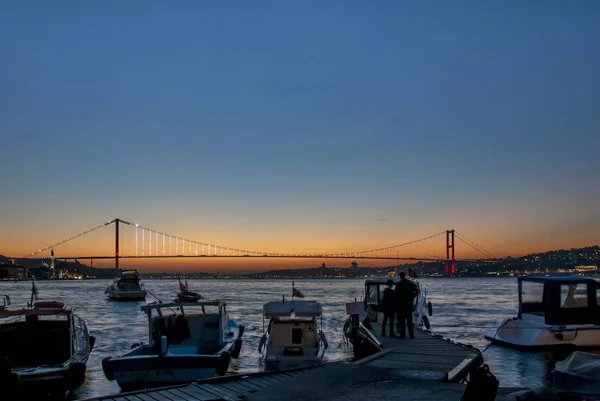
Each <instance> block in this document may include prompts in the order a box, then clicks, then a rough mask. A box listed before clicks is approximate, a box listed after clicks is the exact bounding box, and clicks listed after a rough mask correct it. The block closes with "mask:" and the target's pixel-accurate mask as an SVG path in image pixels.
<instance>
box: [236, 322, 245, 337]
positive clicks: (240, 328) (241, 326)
mask: <svg viewBox="0 0 600 401" xmlns="http://www.w3.org/2000/svg"><path fill="white" fill-rule="evenodd" d="M244 330H246V326H244V325H243V324H239V325H238V338H242V334H244Z"/></svg>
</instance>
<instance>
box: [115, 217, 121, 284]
mask: <svg viewBox="0 0 600 401" xmlns="http://www.w3.org/2000/svg"><path fill="white" fill-rule="evenodd" d="M120 221H121V220H119V219H115V270H116V271H117V273H118V272H119V222H120Z"/></svg>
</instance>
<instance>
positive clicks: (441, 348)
mask: <svg viewBox="0 0 600 401" xmlns="http://www.w3.org/2000/svg"><path fill="white" fill-rule="evenodd" d="M371 332H372V333H373V334H374V335H375V337H377V339H378V340H379V341H380V342H381V343H382V345H383V349H382V351H380V352H378V353H376V354H373V355H371V356H369V357H367V358H364V359H361V360H359V361H357V362H355V363H357V364H361V365H366V366H371V367H376V368H382V369H388V370H394V371H405V372H408V373H410V374H412V375H415V376H421V377H426V378H429V379H437V380H441V381H448V382H453V383H460V382H463V381H464V380H465V379H466V378H467V377H468V375H469V373H470V372H472V371H473V370H474V369H476V368H477V367H478V366H480V365H481V364H483V355H481V352H479V350H478V349H476V348H474V347H471V346H469V345H465V344H460V343H457V342H455V341H452V340H450V339H447V338H444V337H442V336H440V335H436V334H433V333H431V332H429V331H424V330H420V329H417V330H415V339H414V340H411V339H405V340H402V339H400V338H397V337H396V338H394V337H381V336H380V335H379V334H380V333H381V326H380V325H379V324H377V323H375V324H373V329H372V330H371Z"/></svg>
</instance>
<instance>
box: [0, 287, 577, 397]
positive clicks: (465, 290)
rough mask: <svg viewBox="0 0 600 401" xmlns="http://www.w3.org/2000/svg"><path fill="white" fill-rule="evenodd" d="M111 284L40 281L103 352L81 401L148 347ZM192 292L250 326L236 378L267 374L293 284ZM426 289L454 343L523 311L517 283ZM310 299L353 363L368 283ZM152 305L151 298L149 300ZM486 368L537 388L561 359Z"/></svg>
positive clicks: (522, 355) (134, 305)
mask: <svg viewBox="0 0 600 401" xmlns="http://www.w3.org/2000/svg"><path fill="white" fill-rule="evenodd" d="M110 282H111V281H110V280H89V281H38V282H37V284H36V285H37V288H38V291H39V294H40V299H43V300H46V301H50V300H57V301H61V302H64V303H66V304H67V305H74V306H75V311H76V313H77V314H78V315H79V316H81V317H83V318H84V319H85V320H86V322H87V324H88V327H89V329H90V333H91V334H92V335H94V336H95V337H96V345H95V347H94V350H93V351H92V353H91V355H90V359H89V361H88V363H87V375H86V381H85V384H84V385H83V386H82V387H81V388H80V389H79V390H78V391H77V392H76V393H75V394H74V397H75V398H87V397H92V396H99V395H104V394H108V393H116V392H118V391H119V388H118V386H117V385H116V383H115V382H110V381H108V380H107V379H106V378H105V377H104V373H103V372H102V364H101V361H102V359H103V358H104V357H106V356H115V355H118V354H120V353H122V352H124V351H126V350H128V349H129V348H130V346H131V344H133V343H134V342H139V341H142V340H143V341H147V331H146V325H147V320H146V318H145V315H144V314H143V313H142V312H141V311H140V306H141V305H142V304H143V302H113V301H108V300H107V299H106V298H105V295H104V290H105V289H106V287H107V286H108V285H109V284H110ZM188 282H189V288H190V291H195V292H200V293H201V294H202V295H203V296H205V297H207V298H218V299H222V300H225V301H226V302H227V310H228V312H229V314H230V317H231V318H233V319H235V320H237V321H239V322H240V323H243V324H244V325H246V331H245V332H244V336H243V338H244V344H243V346H242V352H241V354H240V358H239V359H238V360H234V362H233V363H232V365H231V367H230V370H231V371H232V372H252V371H259V370H262V369H263V367H262V366H261V364H260V361H259V356H258V343H259V340H260V337H261V335H262V332H263V321H262V315H261V310H262V305H263V304H264V303H265V302H268V301H276V300H280V299H281V296H282V294H285V295H286V298H288V297H290V296H291V290H292V286H291V281H288V280H188ZM421 283H422V286H423V287H424V288H426V289H427V294H428V297H429V299H430V301H431V302H432V304H433V316H432V317H430V321H431V325H432V330H433V331H435V332H436V333H439V334H442V335H444V336H447V337H450V338H452V339H454V340H457V341H460V342H464V343H467V344H471V345H474V346H476V347H478V348H480V349H484V348H485V347H486V346H487V345H488V341H487V340H485V339H484V338H483V335H484V333H486V332H487V331H490V330H494V329H495V328H496V327H497V326H498V325H499V324H500V323H501V322H502V320H503V319H505V318H507V317H510V316H513V315H514V314H515V312H516V309H517V285H516V279H514V278H508V277H494V278H454V279H453V278H423V279H422V280H421ZM145 284H146V288H147V289H148V290H150V291H151V292H152V293H153V294H155V295H156V296H158V297H159V298H161V299H162V300H164V301H170V300H172V299H173V297H174V295H175V294H176V293H177V291H178V290H179V286H178V283H177V280H146V281H145ZM296 287H297V288H299V289H300V290H301V291H302V292H303V293H304V295H305V296H306V299H310V300H313V299H314V300H317V301H319V302H321V304H322V305H323V315H324V317H323V330H324V332H325V334H326V335H327V339H328V341H329V349H328V350H327V352H326V358H325V359H326V360H350V359H351V358H352V352H351V349H349V348H346V347H344V346H343V345H342V344H341V340H342V327H343V324H344V321H345V319H346V313H345V305H344V303H345V302H349V301H353V300H354V298H355V297H356V298H359V299H361V298H362V292H363V288H364V280H362V279H357V280H296ZM30 289H31V283H30V282H18V283H13V282H1V283H0V294H8V295H10V297H11V299H12V302H13V307H17V306H22V305H25V304H26V302H27V301H28V300H29V297H30V294H31V292H30ZM151 300H153V298H152V297H151V296H150V295H149V296H148V301H151ZM484 357H485V361H486V363H487V364H488V365H490V369H491V371H492V372H493V373H494V374H495V375H496V377H498V379H499V380H500V385H501V386H505V387H508V386H518V387H534V386H538V385H541V384H547V383H548V380H550V376H549V372H550V370H551V369H552V367H553V363H554V362H555V361H556V358H564V357H565V355H562V356H556V355H553V354H551V353H528V352H520V351H516V350H512V349H507V348H503V347H498V346H495V345H494V346H491V347H489V348H488V349H487V350H486V351H485V353H484Z"/></svg>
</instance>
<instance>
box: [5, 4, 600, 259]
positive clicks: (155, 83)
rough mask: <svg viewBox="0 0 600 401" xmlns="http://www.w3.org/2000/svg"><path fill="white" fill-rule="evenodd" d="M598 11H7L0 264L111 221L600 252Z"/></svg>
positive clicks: (407, 7)
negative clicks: (0, 258) (452, 238)
mask: <svg viewBox="0 0 600 401" xmlns="http://www.w3.org/2000/svg"><path fill="white" fill-rule="evenodd" d="M599 20H600V3H598V2H597V1H592V0H590V1H586V0H582V1H578V2H576V3H573V2H565V1H541V0H534V1H527V2H523V1H516V0H515V1H503V2H477V1H457V2H446V1H431V2H413V1H383V0H382V1H378V2H359V1H343V2H342V1H303V2H300V1H296V2H292V1H290V2H278V1H255V2H254V1H253V2H249V1H233V2H215V1H213V2H210V1H206V2H199V1H183V0H182V1H177V2H171V3H165V2H160V1H127V0H126V1H103V2H80V1H57V2H51V3H49V2H46V1H30V2H26V3H24V2H2V3H0V54H1V56H0V57H1V60H2V61H1V62H0V144H1V145H2V146H1V148H2V157H1V158H0V188H2V201H1V202H0V254H4V255H12V256H23V255H25V254H28V253H29V252H32V251H34V250H37V249H39V248H42V247H44V246H47V245H50V244H53V243H55V242H57V241H59V240H62V239H64V238H68V237H70V236H72V235H74V234H77V233H79V232H81V231H83V230H85V229H88V228H90V227H92V226H95V225H96V224H100V223H102V222H104V221H107V220H110V219H113V218H116V217H118V218H122V219H125V220H127V221H130V222H134V223H139V224H142V225H144V226H146V227H151V228H154V229H156V230H160V231H164V232H168V233H172V234H174V235H178V236H181V237H184V238H188V239H193V240H198V241H203V242H207V243H213V244H220V245H224V246H231V247H237V248H243V249H261V250H265V251H270V252H308V253H310V252H344V251H346V252H349V251H353V250H356V249H371V248H377V247H382V246H387V245H393V244H398V243H403V242H406V241H410V240H414V239H418V238H422V237H425V236H427V235H430V234H434V233H437V232H441V231H445V230H449V229H455V230H457V231H459V232H461V233H462V234H464V235H465V236H467V237H468V238H471V239H473V240H474V241H476V242H477V243H478V244H480V245H481V246H483V247H485V249H487V250H489V251H490V252H492V253H493V254H495V255H498V256H505V255H519V254H526V253H530V252H537V251H545V250H549V249H556V248H570V247H579V246H586V245H593V244H598V243H600V207H599V206H598V199H599V197H600V178H599V177H598V174H599V173H600V158H599V157H598V149H599V145H600V112H599V111H600V25H599V24H598V21H599ZM107 235H108V234H107ZM105 242H107V243H108V242H109V240H108V239H107V240H102V241H100V240H98V241H95V240H89V241H87V243H85V241H84V242H82V243H80V244H79V243H78V244H77V247H78V248H76V250H77V251H79V252H81V253H82V254H85V253H93V252H104V249H105V248H107V247H108V249H107V250H106V252H104V253H107V254H109V253H110V245H106V244H105ZM73 246H74V245H73ZM440 246H441V245H440ZM100 248H102V249H100ZM60 252H61V250H60V249H59V248H57V249H56V253H57V254H60ZM63 252H65V251H63ZM441 252H443V247H442V248H440V253H441ZM474 256H476V254H475V253H473V252H471V250H470V249H468V248H467V247H462V248H460V245H457V258H459V257H474ZM161 263H164V265H161V266H159V267H157V268H169V266H171V265H169V263H172V262H170V261H168V260H165V261H163V262H161ZM211 263H212V262H211ZM214 263H217V262H214ZM227 263H228V264H227V266H228V268H233V267H236V266H237V267H238V268H252V269H257V268H260V267H261V266H260V263H262V262H260V261H259V262H257V261H243V260H242V261H235V262H234V261H229V262H227ZM278 263H279V262H278ZM286 263H287V264H288V265H290V264H294V263H296V264H300V265H304V264H306V263H307V262H306V261H285V262H284V261H281V264H286Z"/></svg>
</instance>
